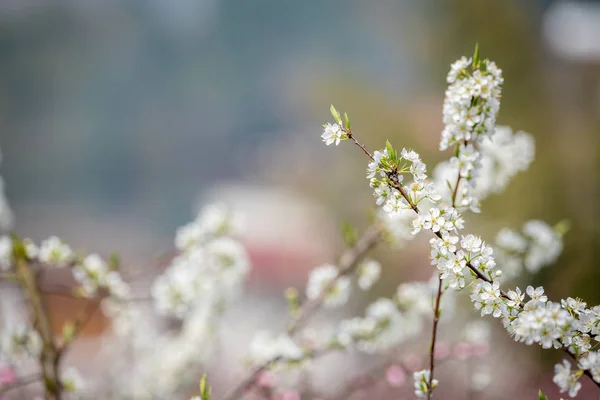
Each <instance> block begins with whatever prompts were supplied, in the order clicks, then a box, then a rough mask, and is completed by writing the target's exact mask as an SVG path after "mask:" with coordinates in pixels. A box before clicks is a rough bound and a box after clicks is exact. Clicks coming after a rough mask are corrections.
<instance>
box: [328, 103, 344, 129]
mask: <svg viewBox="0 0 600 400" xmlns="http://www.w3.org/2000/svg"><path fill="white" fill-rule="evenodd" d="M329 111H331V116H332V117H333V119H334V120H335V122H337V124H338V125H342V115H341V114H340V112H339V111H338V110H336V109H335V107H334V106H333V104H332V105H331V107H329Z"/></svg>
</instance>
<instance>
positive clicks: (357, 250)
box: [223, 222, 383, 400]
mask: <svg viewBox="0 0 600 400" xmlns="http://www.w3.org/2000/svg"><path fill="white" fill-rule="evenodd" d="M382 230H383V227H382V226H381V223H379V222H377V223H375V224H373V225H371V226H370V227H369V228H367V230H366V231H365V233H364V234H363V235H362V236H361V237H360V238H359V239H358V240H357V241H356V243H355V244H354V246H352V247H350V248H348V249H347V250H346V251H345V252H344V253H342V255H341V256H340V259H339V263H338V267H339V272H338V275H337V276H336V277H335V278H334V279H332V280H331V281H330V282H329V283H328V284H327V285H325V287H324V288H323V290H322V291H321V294H320V295H319V297H317V298H315V299H314V300H307V301H305V302H304V303H303V304H301V305H300V308H299V309H298V313H297V314H296V316H295V317H294V319H292V321H291V322H290V323H289V325H288V328H287V332H288V334H289V335H290V336H293V335H294V334H295V333H296V332H297V331H298V330H299V329H300V328H301V327H302V326H303V325H304V323H305V322H306V321H307V320H308V319H309V318H310V317H311V316H312V315H313V314H314V313H315V312H316V311H317V310H318V309H319V308H320V306H321V305H322V304H323V301H324V300H325V297H326V296H327V293H328V292H329V291H330V290H331V289H332V288H333V287H334V286H335V284H336V282H337V280H338V279H339V278H340V277H342V276H346V275H349V274H351V273H352V272H354V270H355V269H356V267H357V266H358V263H359V262H360V260H361V259H362V258H363V257H364V256H365V254H366V253H367V252H368V251H369V250H370V249H371V248H373V247H374V246H375V245H376V244H377V243H379V242H380V241H381V240H382V237H381V234H382ZM315 354H320V353H315ZM313 358H314V357H313ZM281 361H282V358H281V357H274V358H272V359H270V360H268V361H266V362H264V363H262V364H260V365H258V366H256V367H255V368H254V369H253V370H252V372H250V374H249V375H248V376H247V377H246V378H244V379H243V380H242V381H241V382H240V383H238V384H237V385H236V386H235V387H234V388H233V389H231V391H229V392H228V393H227V394H226V395H225V396H224V397H223V400H237V399H240V398H241V396H243V395H244V392H246V391H247V390H248V389H250V388H251V387H252V386H253V385H254V383H255V382H256V379H257V378H258V377H259V376H260V374H261V373H262V372H263V371H265V370H266V369H268V368H269V367H270V366H272V365H273V364H276V363H278V362H281Z"/></svg>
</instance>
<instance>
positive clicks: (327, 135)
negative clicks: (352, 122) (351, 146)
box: [321, 124, 344, 146]
mask: <svg viewBox="0 0 600 400" xmlns="http://www.w3.org/2000/svg"><path fill="white" fill-rule="evenodd" d="M343 136H344V131H343V130H342V128H341V127H340V126H339V125H338V124H327V125H325V130H324V131H323V134H322V135H321V138H323V141H324V142H325V144H326V145H327V146H329V145H330V144H333V143H335V145H336V146H337V145H338V144H340V141H341V140H342V139H343Z"/></svg>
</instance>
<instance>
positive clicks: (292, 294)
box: [284, 286, 300, 317]
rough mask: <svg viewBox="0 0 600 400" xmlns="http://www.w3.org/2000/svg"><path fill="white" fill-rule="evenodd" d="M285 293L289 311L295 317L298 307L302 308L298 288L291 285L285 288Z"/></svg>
mask: <svg viewBox="0 0 600 400" xmlns="http://www.w3.org/2000/svg"><path fill="white" fill-rule="evenodd" d="M284 293H285V299H286V301H287V304H288V311H289V313H290V315H291V316H293V317H295V316H296V315H298V309H299V308H300V302H299V301H298V298H299V293H298V289H296V288H295V287H291V286H290V287H289V288H287V289H285V292H284Z"/></svg>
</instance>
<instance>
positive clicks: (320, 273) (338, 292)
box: [306, 264, 350, 308]
mask: <svg viewBox="0 0 600 400" xmlns="http://www.w3.org/2000/svg"><path fill="white" fill-rule="evenodd" d="M334 280H335V283H334V284H333V286H332V287H331V289H329V290H328V291H327V293H326V294H325V298H324V301H323V304H324V305H325V306H327V307H331V308H333V307H337V306H340V305H343V304H345V303H346V302H347V301H348V297H349V296H350V278H348V277H347V276H341V277H340V276H339V270H338V268H337V267H336V266H334V265H330V264H325V265H323V266H321V267H318V268H315V269H314V270H312V272H311V273H310V277H309V278H308V284H307V285H306V297H308V298H309V299H311V300H314V299H317V298H318V297H320V296H321V294H322V292H323V290H325V288H326V287H327V286H329V285H330V284H331V283H332V282H333V281H334Z"/></svg>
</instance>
